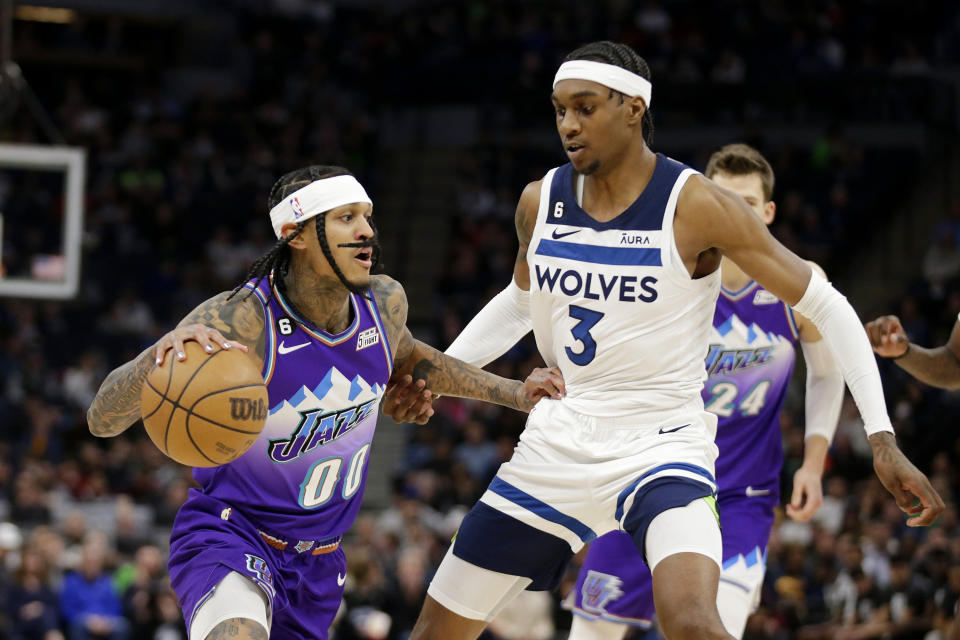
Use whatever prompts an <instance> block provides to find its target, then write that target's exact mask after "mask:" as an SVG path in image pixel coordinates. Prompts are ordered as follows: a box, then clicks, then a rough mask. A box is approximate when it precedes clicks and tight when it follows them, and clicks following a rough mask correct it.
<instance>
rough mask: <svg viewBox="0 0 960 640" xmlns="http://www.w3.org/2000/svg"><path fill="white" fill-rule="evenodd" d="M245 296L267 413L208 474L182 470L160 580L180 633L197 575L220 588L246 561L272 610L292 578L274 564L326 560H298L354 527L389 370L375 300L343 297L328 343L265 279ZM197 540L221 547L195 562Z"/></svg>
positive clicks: (292, 572)
mask: <svg viewBox="0 0 960 640" xmlns="http://www.w3.org/2000/svg"><path fill="white" fill-rule="evenodd" d="M247 291H252V295H255V296H256V297H257V299H258V300H260V302H261V304H262V305H263V308H264V315H265V318H266V327H265V330H266V332H267V345H266V357H265V361H264V368H263V379H264V381H265V383H266V385H267V392H268V395H269V415H268V417H267V422H266V426H265V427H264V429H263V432H262V433H261V434H260V436H259V438H258V439H257V441H256V442H255V443H254V445H253V446H252V447H251V448H250V449H249V450H248V451H247V452H246V453H245V454H243V455H242V456H240V457H239V458H237V459H236V460H234V461H233V462H231V463H229V464H225V465H222V466H219V467H213V468H203V469H201V468H196V469H194V472H193V475H194V478H196V480H197V482H199V483H200V485H201V488H200V489H199V490H198V491H194V492H191V495H190V497H189V498H188V500H187V502H186V504H185V505H184V506H183V507H182V509H181V512H180V514H178V517H177V520H176V522H175V523H174V526H173V531H172V532H171V536H170V538H171V556H170V563H169V564H170V574H171V578H172V580H173V585H174V588H175V590H176V591H177V594H178V596H179V597H180V603H181V607H182V608H183V611H184V615H185V616H186V617H187V621H188V624H189V620H190V618H191V616H192V613H193V610H194V609H195V607H196V606H197V603H198V602H199V601H200V600H201V599H202V598H204V597H205V596H206V595H207V593H208V591H209V589H210V588H211V587H212V586H213V585H212V584H208V583H209V582H210V580H211V577H210V575H208V574H211V573H212V574H213V575H215V576H216V575H219V578H222V577H223V575H226V572H227V571H228V570H230V569H233V570H238V571H240V572H241V573H245V574H247V575H250V574H251V570H250V569H249V566H248V558H247V557H246V556H248V555H252V556H254V557H256V558H258V560H257V561H256V562H255V564H257V566H259V567H261V569H263V571H264V572H265V574H269V575H271V576H273V584H272V589H267V588H266V587H265V586H264V585H265V584H266V582H265V581H263V580H260V581H258V582H259V584H260V585H261V586H262V587H264V591H265V592H267V593H268V595H270V597H271V599H275V602H291V601H292V600H293V596H292V594H291V592H290V590H299V589H301V588H302V587H303V585H301V584H300V583H301V582H302V581H303V576H302V575H301V570H300V569H294V568H292V567H293V565H289V566H287V565H284V564H283V563H284V561H285V559H288V560H289V561H290V562H297V561H300V562H304V561H305V562H306V563H307V564H309V563H310V562H311V558H312V559H313V561H315V562H317V563H320V564H323V563H329V562H330V561H331V559H330V558H327V557H326V556H325V555H318V556H312V555H311V554H310V553H308V552H310V551H311V549H312V548H314V547H319V546H320V545H322V544H324V543H329V542H330V541H335V540H337V539H338V538H339V536H341V535H342V534H343V533H344V532H345V531H346V530H347V529H348V528H349V527H350V525H351V524H352V523H353V521H354V519H355V518H356V515H357V511H358V510H359V509H360V501H361V498H362V496H363V489H364V485H365V483H366V477H367V463H368V461H369V458H370V446H371V442H372V439H373V432H374V428H375V427H376V422H377V412H378V406H379V402H380V397H381V395H382V394H383V391H384V389H385V387H386V384H387V381H388V380H389V378H390V372H391V370H392V368H393V365H392V359H391V358H392V356H391V353H390V349H389V346H388V344H387V342H386V334H385V333H384V331H383V327H382V324H381V321H380V316H379V312H378V310H377V307H376V303H375V302H373V301H371V300H367V299H366V298H365V297H363V296H358V295H351V300H350V302H351V305H352V315H353V320H352V322H351V324H350V326H349V327H348V328H347V329H346V330H345V331H344V332H343V333H340V334H338V335H329V334H327V333H325V332H323V331H321V330H319V329H317V328H316V327H314V326H313V325H312V324H310V323H309V322H308V321H305V320H303V319H302V318H300V317H299V316H298V315H297V313H296V311H295V310H294V309H293V308H292V306H291V305H290V304H289V303H288V302H287V301H286V300H285V299H284V297H283V295H282V294H281V293H280V292H279V291H277V289H276V287H274V286H273V285H272V280H271V282H270V283H268V282H261V283H260V285H259V286H257V287H254V286H253V285H252V284H249V283H248V284H247ZM271 294H272V295H271ZM241 531H242V532H243V533H242V534H241ZM198 532H199V533H198ZM261 533H262V534H267V535H268V536H271V537H272V538H273V539H275V542H276V541H285V542H287V548H286V550H285V551H283V552H281V553H270V552H272V551H274V550H273V549H272V548H269V547H268V548H267V551H264V549H263V548H262V544H260V543H257V541H258V540H259V541H260V542H261V543H262V537H261V535H260V534H261ZM198 536H200V537H199V538H198ZM201 540H207V541H217V542H218V544H219V543H222V547H223V549H222V552H218V553H216V554H214V553H206V552H204V553H200V552H201V551H202V550H203V544H200V543H199V542H200V541H201ZM230 540H233V543H232V544H234V545H235V546H236V548H235V549H234V550H233V551H231V543H230ZM251 545H254V546H251ZM231 553H232V556H231V558H232V559H228V558H227V556H229V555H230V554H231ZM329 555H331V556H334V555H335V554H329ZM268 556H269V557H268ZM298 556H304V557H303V559H302V560H299V559H298ZM310 566H311V567H312V566H313V565H310ZM304 570H306V569H304ZM254 573H255V572H254ZM287 576H290V581H289V582H288V581H287ZM298 576H299V577H298ZM335 578H336V576H333V577H332V578H331V577H330V576H328V579H334V580H335ZM213 584H216V582H214V583H213ZM334 586H336V581H335V582H334ZM335 591H336V596H335V597H334V596H333V594H332V592H331V594H330V596H329V597H330V598H332V603H333V604H332V605H331V606H333V607H334V610H336V605H337V604H338V603H339V593H340V591H339V588H338V589H335ZM305 593H306V592H305ZM311 606H316V603H312V604H311ZM275 611H276V614H277V615H275V616H274V627H275V628H277V625H278V622H282V616H280V615H279V614H280V609H279V608H278V607H276V606H275ZM321 617H322V616H321ZM328 623H329V621H328ZM311 634H312V635H308V636H306V637H316V638H321V637H326V629H325V628H324V629H323V631H322V633H321V632H320V630H319V629H315V630H312V631H311ZM271 637H274V636H271ZM276 637H287V636H285V635H282V634H281V635H276ZM289 637H292V638H294V637H298V636H297V635H295V634H293V635H290V636H289Z"/></svg>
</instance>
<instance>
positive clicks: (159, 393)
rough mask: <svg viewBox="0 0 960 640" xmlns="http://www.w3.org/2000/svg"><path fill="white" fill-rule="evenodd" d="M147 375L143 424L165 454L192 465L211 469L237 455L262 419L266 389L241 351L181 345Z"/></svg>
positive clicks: (255, 433)
mask: <svg viewBox="0 0 960 640" xmlns="http://www.w3.org/2000/svg"><path fill="white" fill-rule="evenodd" d="M184 347H185V350H186V356H187V358H186V360H184V361H182V362H181V361H179V360H177V359H176V357H175V356H174V355H173V354H172V353H171V354H168V357H167V358H166V359H165V360H164V362H163V365H162V366H159V367H154V368H153V370H152V371H151V372H150V373H149V375H147V379H146V381H145V382H144V384H143V390H142V391H141V392H140V409H141V415H142V416H143V425H144V427H145V428H146V430H147V433H148V434H149V435H150V439H151V440H153V443H154V444H155V445H157V447H159V449H160V450H161V451H163V452H164V453H165V454H166V455H167V456H169V457H170V458H172V459H174V460H176V461H177V462H179V463H181V464H185V465H188V466H191V467H215V466H218V465H221V464H226V463H228V462H230V461H231V460H234V459H236V458H238V457H240V456H241V455H242V454H243V453H244V452H245V451H246V450H247V449H249V448H250V446H251V445H252V444H253V443H254V442H255V441H256V439H257V436H259V435H260V432H261V431H262V430H263V425H264V424H265V423H266V420H267V388H266V386H264V384H263V378H261V376H260V372H259V371H257V370H256V367H255V366H254V364H253V363H252V362H251V361H250V359H249V358H247V356H246V355H245V354H243V353H242V352H240V351H230V350H224V349H218V350H217V351H214V352H213V353H211V354H208V353H206V352H205V351H204V349H203V347H202V346H201V345H200V343H198V342H192V341H191V342H187V343H185V344H184Z"/></svg>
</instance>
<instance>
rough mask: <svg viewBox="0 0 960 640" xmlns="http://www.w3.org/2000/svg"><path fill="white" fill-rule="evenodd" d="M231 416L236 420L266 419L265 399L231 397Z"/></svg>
mask: <svg viewBox="0 0 960 640" xmlns="http://www.w3.org/2000/svg"><path fill="white" fill-rule="evenodd" d="M230 417H231V418H233V419H234V420H266V419H267V405H266V403H265V402H264V401H263V400H256V401H254V400H251V399H250V398H230Z"/></svg>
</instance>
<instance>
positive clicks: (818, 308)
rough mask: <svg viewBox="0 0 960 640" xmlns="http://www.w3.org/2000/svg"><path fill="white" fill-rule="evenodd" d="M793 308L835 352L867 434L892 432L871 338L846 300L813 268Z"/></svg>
mask: <svg viewBox="0 0 960 640" xmlns="http://www.w3.org/2000/svg"><path fill="white" fill-rule="evenodd" d="M793 308H794V309H795V310H796V311H797V312H799V313H800V314H802V315H803V316H805V317H806V318H807V319H809V320H810V321H811V322H812V323H813V324H814V325H815V326H816V327H817V330H818V331H819V332H820V335H822V336H823V340H824V342H826V343H827V345H828V346H829V347H830V350H831V351H832V352H833V355H834V357H835V358H836V361H837V362H838V363H839V366H840V370H841V371H842V372H843V378H844V380H846V382H847V386H848V387H850V393H852V394H853V399H854V401H855V402H856V403H857V408H858V409H859V410H860V416H861V417H862V418H863V426H864V429H866V432H867V435H873V434H874V433H877V432H879V431H889V432H890V433H893V427H892V426H891V424H890V417H889V416H888V415H887V406H886V402H885V401H884V399H883V386H882V385H881V384H880V372H879V371H878V370H877V362H876V360H874V358H873V351H872V350H871V348H870V341H869V340H868V339H867V334H866V332H865V331H864V330H863V325H861V324H860V318H858V317H857V313H856V312H855V311H854V310H853V307H851V306H850V303H849V302H847V299H846V298H845V297H843V296H842V295H841V294H840V292H839V291H837V290H836V289H834V288H833V286H832V285H831V284H830V283H829V282H827V281H826V279H825V278H824V277H823V276H821V275H820V274H818V273H817V272H815V271H811V273H810V282H809V283H808V284H807V290H806V292H804V294H803V297H802V298H800V300H799V301H798V302H797V304H795V305H793Z"/></svg>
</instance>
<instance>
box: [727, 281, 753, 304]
mask: <svg viewBox="0 0 960 640" xmlns="http://www.w3.org/2000/svg"><path fill="white" fill-rule="evenodd" d="M759 285H760V283H759V282H757V281H756V280H751V281H750V282H748V283H747V284H746V285H745V286H744V287H743V288H742V289H740V290H739V291H730V289H727V288H726V287H724V286H723V285H722V284H721V285H720V293H722V294H723V297H725V298H727V299H728V300H733V301H734V302H736V301H737V300H743V299H744V297H746V295H747V294H748V293H750V292H751V291H753V290H754V289H755V288H757V287H758V286H759Z"/></svg>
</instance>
